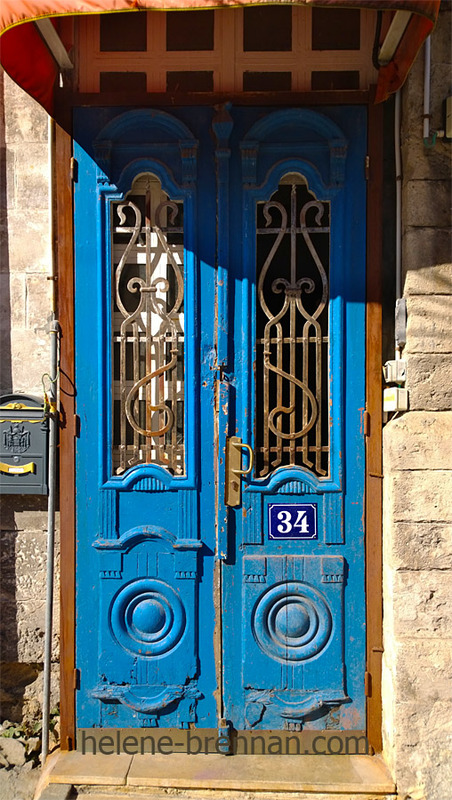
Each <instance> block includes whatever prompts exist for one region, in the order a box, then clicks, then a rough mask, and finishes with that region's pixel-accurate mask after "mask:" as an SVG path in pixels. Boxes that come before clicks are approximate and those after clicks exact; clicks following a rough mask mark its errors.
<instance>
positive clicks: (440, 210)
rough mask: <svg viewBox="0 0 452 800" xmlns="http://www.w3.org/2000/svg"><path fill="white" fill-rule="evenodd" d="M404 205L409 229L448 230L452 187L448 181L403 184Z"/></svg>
mask: <svg viewBox="0 0 452 800" xmlns="http://www.w3.org/2000/svg"><path fill="white" fill-rule="evenodd" d="M402 204H403V209H404V224H405V226H407V227H410V226H413V227H417V228H419V227H427V228H429V227H435V228H448V227H449V226H450V208H451V186H450V181H449V180H448V179H447V180H435V181H431V180H429V181H426V180H410V181H406V182H405V183H404V184H403V189H402Z"/></svg>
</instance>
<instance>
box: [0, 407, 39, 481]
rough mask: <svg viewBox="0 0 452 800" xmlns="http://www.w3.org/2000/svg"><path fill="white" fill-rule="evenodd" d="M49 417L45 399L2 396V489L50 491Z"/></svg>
mask: <svg viewBox="0 0 452 800" xmlns="http://www.w3.org/2000/svg"><path fill="white" fill-rule="evenodd" d="M48 431H49V424H48V419H47V417H46V416H45V410H44V407H43V405H42V401H41V400H40V399H39V398H37V397H31V396H29V395H24V394H7V395H3V396H2V397H0V492H1V493H2V494H47V449H48Z"/></svg>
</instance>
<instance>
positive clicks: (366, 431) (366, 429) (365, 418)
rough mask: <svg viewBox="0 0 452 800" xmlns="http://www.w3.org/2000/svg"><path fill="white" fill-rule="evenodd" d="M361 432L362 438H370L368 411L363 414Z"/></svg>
mask: <svg viewBox="0 0 452 800" xmlns="http://www.w3.org/2000/svg"><path fill="white" fill-rule="evenodd" d="M363 430H364V436H370V414H369V412H368V411H365V412H364V414H363Z"/></svg>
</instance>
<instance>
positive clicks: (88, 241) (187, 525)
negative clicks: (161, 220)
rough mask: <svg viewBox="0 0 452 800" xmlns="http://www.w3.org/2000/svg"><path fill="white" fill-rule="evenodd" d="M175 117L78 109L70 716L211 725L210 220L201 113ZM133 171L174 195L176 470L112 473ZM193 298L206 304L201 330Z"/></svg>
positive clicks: (207, 148) (210, 176)
mask: <svg viewBox="0 0 452 800" xmlns="http://www.w3.org/2000/svg"><path fill="white" fill-rule="evenodd" d="M184 113H185V112H182V113H181V114H179V115H171V114H167V113H166V112H160V111H155V112H149V111H125V112H124V113H118V111H117V110H116V109H112V110H108V111H106V110H88V109H85V110H80V111H79V112H78V114H77V115H76V116H77V119H76V121H75V128H76V139H77V142H78V144H77V145H76V152H75V156H76V158H77V160H78V162H79V181H78V183H77V184H76V186H75V231H76V236H75V239H76V241H75V261H76V275H75V280H76V354H77V355H76V379H77V411H78V413H79V415H80V419H81V431H80V438H79V440H78V442H77V498H76V504H77V628H76V630H77V666H78V668H79V669H80V673H81V681H80V691H79V692H78V697H77V724H78V725H79V726H88V727H89V726H93V725H96V726H98V725H106V726H121V727H128V726H141V725H143V724H146V725H151V726H163V727H167V726H170V727H172V726H175V727H185V728H187V727H188V726H189V725H191V724H198V725H201V726H202V727H210V728H212V727H215V725H216V721H217V709H216V703H215V698H214V692H215V689H216V673H215V662H214V652H213V646H212V642H213V635H214V598H213V560H214V559H213V553H214V549H215V527H214V525H212V519H213V518H214V514H215V497H214V483H213V480H212V475H213V471H214V454H213V451H212V450H209V452H208V453H207V455H206V452H205V447H204V452H203V455H202V458H201V431H200V426H199V419H200V418H202V420H203V429H202V433H203V437H206V441H208V442H212V441H213V425H214V408H213V393H212V391H211V389H212V371H211V370H210V369H209V364H208V361H206V360H204V359H203V358H201V357H200V353H201V352H206V349H207V348H210V350H212V349H213V342H214V320H213V315H212V313H211V312H212V309H213V308H214V303H215V226H214V225H208V226H206V225H199V226H198V216H197V215H198V213H199V209H202V208H208V209H211V208H212V206H211V202H212V198H214V197H215V174H214V170H213V169H212V168H211V161H212V149H211V144H210V133H209V129H210V122H211V118H212V111H211V110H210V109H203V110H201V111H200V112H199V114H197V115H196V119H195V120H193V119H190V120H189V119H184ZM185 116H186V117H192V115H191V114H186V113H185ZM193 122H194V126H193V127H191V126H192V123H193ZM196 128H197V131H196ZM198 141H199V142H200V144H201V148H200V149H199V151H198ZM198 156H199V157H198ZM143 172H151V173H153V174H155V175H157V176H158V178H159V179H160V181H161V183H162V186H163V189H164V190H165V191H166V192H167V193H168V194H169V196H170V197H171V199H174V200H179V201H183V203H184V228H185V232H184V248H185V254H184V256H185V257H184V271H185V281H184V283H185V286H184V288H185V292H184V312H185V334H186V335H185V371H186V398H185V399H186V403H185V409H186V410H185V432H186V452H187V456H186V475H184V476H182V477H179V476H177V477H176V476H172V475H170V474H169V473H168V472H167V471H166V470H165V469H164V468H163V467H161V466H157V465H139V466H135V467H133V468H132V469H130V470H127V471H126V472H125V473H124V474H123V475H120V476H119V475H113V474H112V468H111V438H112V434H111V416H112V397H111V391H110V385H111V374H110V370H111V366H110V365H111V363H112V358H111V345H110V340H111V318H110V314H111V300H110V298H111V268H110V263H111V247H110V219H111V214H110V205H111V203H112V202H114V201H117V200H120V199H122V198H123V197H124V195H125V193H126V192H127V191H128V190H129V189H130V187H131V185H132V182H133V180H134V178H135V177H136V176H138V175H139V174H141V173H143ZM212 210H213V209H212ZM213 218H214V216H213ZM201 306H202V307H203V308H206V309H207V308H208V309H209V312H210V313H209V314H208V315H207V314H206V315H204V316H205V319H204V321H203V324H202V326H201V322H200V319H201V315H200V307H201ZM201 386H203V387H204V386H205V387H207V388H206V389H205V391H201V388H200V387H201ZM201 485H202V486H203V493H202V498H203V503H202V508H201V507H200V503H199V487H200V486H201ZM201 576H202V580H201Z"/></svg>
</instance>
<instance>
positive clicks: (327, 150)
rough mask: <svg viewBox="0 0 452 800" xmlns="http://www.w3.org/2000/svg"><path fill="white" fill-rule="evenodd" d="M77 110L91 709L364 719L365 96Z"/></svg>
mask: <svg viewBox="0 0 452 800" xmlns="http://www.w3.org/2000/svg"><path fill="white" fill-rule="evenodd" d="M75 130H76V139H77V142H78V144H77V146H76V152H75V156H76V158H77V160H78V163H79V169H78V183H77V184H76V186H75V200H74V203H75V231H76V234H75V242H76V245H75V261H76V275H75V284H76V316H75V319H76V378H77V386H76V390H77V412H78V415H79V417H80V436H79V438H78V441H77V462H76V471H77V498H76V506H77V601H76V602H77V643H76V647H77V667H78V669H79V670H80V688H79V691H78V701H77V725H78V727H92V726H102V727H146V726H149V725H150V726H159V727H174V728H188V727H191V726H196V727H201V728H216V727H218V725H219V724H220V720H222V719H226V720H227V721H228V722H229V723H231V724H232V725H233V726H235V727H236V728H237V729H244V728H255V729H262V728H295V729H299V728H300V727H301V726H304V727H314V728H323V727H325V725H326V726H327V727H340V728H353V729H358V728H362V727H363V726H364V717H363V713H364V712H363V706H364V698H363V678H364V583H363V575H364V553H363V530H362V512H363V466H364V462H363V441H362V433H361V426H360V414H361V412H362V410H363V407H364V281H365V277H364V276H365V273H364V241H365V231H364V198H365V191H364V180H363V175H362V173H363V164H364V152H365V151H364V144H365V113H364V110H362V109H342V110H340V109H337V108H336V109H327V110H325V111H322V113H318V112H316V111H315V112H314V111H309V110H301V109H295V110H284V111H271V110H267V109H251V108H249V109H246V108H237V109H235V108H234V109H231V108H230V107H229V106H225V107H223V108H222V109H220V110H217V111H214V110H213V109H210V108H207V107H204V108H197V109H190V108H179V109H171V113H168V112H166V111H158V110H138V111H126V112H124V113H118V110H117V109H103V110H95V109H80V110H79V111H78V112H77V114H76V119H75ZM234 437H236V438H234ZM246 446H248V455H249V456H250V455H251V456H252V457H254V467H253V470H252V471H248V470H249V467H250V466H251V465H250V464H249V463H248V462H247V456H246V455H245V452H246ZM241 453H242V456H241V455H240V454H241ZM233 454H234V457H233ZM231 458H233V460H234V458H235V461H234V463H235V470H236V471H235V473H234V474H232V473H231V463H232V462H231ZM241 460H243V463H241ZM240 470H242V472H243V473H248V474H247V475H243V477H242V476H241V473H240ZM231 475H232V477H231ZM231 487H232V490H231ZM230 490H231V491H232V494H231V491H230ZM240 495H241V496H240ZM218 614H221V626H220V625H219V624H218V623H219V619H218ZM220 630H221V631H222V633H221V637H222V638H221V641H220V642H219V640H218V635H219V633H218V632H219V631H220Z"/></svg>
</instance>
